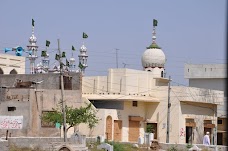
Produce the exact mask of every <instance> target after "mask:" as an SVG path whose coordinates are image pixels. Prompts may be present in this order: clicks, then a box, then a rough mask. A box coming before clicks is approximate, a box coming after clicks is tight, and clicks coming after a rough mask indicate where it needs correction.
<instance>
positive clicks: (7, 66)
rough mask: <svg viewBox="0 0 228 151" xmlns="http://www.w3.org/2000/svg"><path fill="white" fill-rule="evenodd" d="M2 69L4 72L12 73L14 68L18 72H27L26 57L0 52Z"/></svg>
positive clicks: (0, 66) (0, 67)
mask: <svg viewBox="0 0 228 151" xmlns="http://www.w3.org/2000/svg"><path fill="white" fill-rule="evenodd" d="M0 69H1V70H2V71H3V74H10V71H12V70H13V69H14V70H16V72H17V74H25V57H22V56H13V55H8V54H2V53H0Z"/></svg>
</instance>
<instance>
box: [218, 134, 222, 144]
mask: <svg viewBox="0 0 228 151" xmlns="http://www.w3.org/2000/svg"><path fill="white" fill-rule="evenodd" d="M222 139H223V136H222V133H217V145H223V144H222Z"/></svg>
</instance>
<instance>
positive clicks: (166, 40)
mask: <svg viewBox="0 0 228 151" xmlns="http://www.w3.org/2000/svg"><path fill="white" fill-rule="evenodd" d="M226 17H227V16H226V1H225V0H217V1H216V0H200V1H199V0H188V1H183V0H159V1H158V0H157V1H155V0H143V1H136V0H135V1H133V0H115V1H114V0H113V1H107V0H106V1H105V0H96V1H92V0H90V1H89V0H83V1H82V0H81V1H79V0H65V1H63V0H62V1H60V0H37V1H32V0H21V1H16V0H15V1H12V0H8V1H1V2H0V50H1V51H2V52H1V53H4V51H3V50H4V48H5V47H14V46H17V45H20V46H22V47H23V48H26V46H27V45H28V38H29V37H30V36H31V28H32V26H31V20H32V18H33V19H34V20H35V36H36V37H37V40H38V41H37V44H38V46H39V52H38V54H39V55H40V54H41V51H42V50H43V49H45V41H46V40H49V41H50V42H51V44H50V48H49V50H48V52H49V54H50V56H51V57H52V58H54V56H55V54H56V53H57V51H55V50H56V49H57V39H58V38H59V39H60V47H61V50H62V51H66V53H67V56H68V58H69V57H70V56H71V46H72V45H74V47H75V48H76V49H77V51H76V52H75V53H74V56H75V58H76V61H77V63H78V54H79V51H78V50H79V48H80V47H81V45H82V32H86V33H87V35H88V36H89V37H88V39H86V40H85V45H86V47H87V48H88V55H89V57H88V68H87V69H86V74H85V75H86V76H92V75H107V71H108V69H109V68H116V50H115V49H116V48H118V49H119V50H118V66H119V68H123V67H124V64H126V66H125V67H126V68H130V69H137V70H142V65H141V56H142V54H143V52H144V51H145V50H146V47H148V46H149V45H150V44H151V42H152V29H153V28H152V26H153V19H157V20H158V26H157V28H156V30H157V44H158V45H159V46H160V47H162V50H163V51H164V53H165V55H166V58H167V62H166V65H165V68H166V72H167V73H166V75H167V77H168V76H169V75H170V76H171V77H172V79H173V81H175V82H177V83H181V84H187V81H186V80H184V64H185V63H194V64H197V63H200V64H202V63H207V64H214V63H225V62H226V55H225V54H226V53H225V48H226V46H225V44H226V43H225V38H226V35H225V34H226V30H225V29H226ZM9 54H13V53H12V52H11V53H9ZM24 56H26V54H25V53H24ZM40 59H41V57H39V59H38V61H37V62H39V61H40ZM54 63H55V60H54V59H52V60H51V63H50V64H51V66H53V65H54ZM26 65H27V67H26V68H27V69H26V71H29V70H28V69H29V66H28V61H26Z"/></svg>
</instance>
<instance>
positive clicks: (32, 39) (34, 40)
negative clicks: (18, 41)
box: [29, 35, 36, 43]
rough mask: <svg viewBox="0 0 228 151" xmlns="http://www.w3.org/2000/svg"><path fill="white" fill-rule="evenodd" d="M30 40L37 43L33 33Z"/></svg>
mask: <svg viewBox="0 0 228 151" xmlns="http://www.w3.org/2000/svg"><path fill="white" fill-rule="evenodd" d="M29 42H30V43H36V37H35V36H34V35H32V36H31V37H30V38H29Z"/></svg>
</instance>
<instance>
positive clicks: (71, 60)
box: [69, 52, 76, 72]
mask: <svg viewBox="0 0 228 151" xmlns="http://www.w3.org/2000/svg"><path fill="white" fill-rule="evenodd" d="M75 67H76V65H75V59H74V55H73V52H72V56H71V58H70V65H69V68H70V72H75V71H76V69H75Z"/></svg>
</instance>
